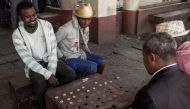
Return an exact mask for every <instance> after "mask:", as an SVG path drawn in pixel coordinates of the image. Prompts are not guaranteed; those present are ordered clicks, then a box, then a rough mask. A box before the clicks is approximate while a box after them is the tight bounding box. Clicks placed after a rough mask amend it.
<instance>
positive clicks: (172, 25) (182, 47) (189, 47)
mask: <svg viewBox="0 0 190 109" xmlns="http://www.w3.org/2000/svg"><path fill="white" fill-rule="evenodd" d="M156 32H167V33H168V34H170V35H171V36H172V37H174V38H175V40H176V42H177V54H176V61H177V64H178V66H179V68H180V69H181V70H183V71H184V72H186V73H187V74H188V75H189V76H190V42H189V41H187V38H186V37H185V35H187V34H188V33H189V30H185V27H184V24H183V21H179V20H176V21H169V22H164V23H161V24H158V25H157V26H156Z"/></svg>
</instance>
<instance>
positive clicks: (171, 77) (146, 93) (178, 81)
mask: <svg viewBox="0 0 190 109" xmlns="http://www.w3.org/2000/svg"><path fill="white" fill-rule="evenodd" d="M130 107H131V108H132V109H190V78H189V76H187V75H186V73H184V72H182V71H181V70H180V69H179V68H178V67H177V66H176V65H174V66H171V67H168V68H165V69H163V70H161V71H160V72H158V73H157V74H156V75H155V76H154V77H153V78H152V79H151V81H150V82H149V83H148V84H147V85H145V86H144V87H143V88H142V89H141V90H140V91H139V92H138V93H137V95H136V97H135V100H134V102H133V104H132V105H131V106H130Z"/></svg>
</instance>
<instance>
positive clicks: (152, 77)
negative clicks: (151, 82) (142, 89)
mask: <svg viewBox="0 0 190 109" xmlns="http://www.w3.org/2000/svg"><path fill="white" fill-rule="evenodd" d="M174 65H176V63H173V64H170V65H167V66H165V67H162V68H161V69H159V70H157V71H156V72H155V73H154V74H153V75H152V78H153V77H154V76H155V75H156V74H157V73H158V72H160V71H161V70H163V69H165V68H168V67H171V66H174Z"/></svg>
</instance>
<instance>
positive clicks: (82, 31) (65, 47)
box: [56, 3, 105, 75]
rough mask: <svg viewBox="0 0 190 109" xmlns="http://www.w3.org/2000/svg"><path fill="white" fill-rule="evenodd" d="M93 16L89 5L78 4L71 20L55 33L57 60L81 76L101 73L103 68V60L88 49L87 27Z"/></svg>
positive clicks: (93, 12) (93, 11)
mask: <svg viewBox="0 0 190 109" xmlns="http://www.w3.org/2000/svg"><path fill="white" fill-rule="evenodd" d="M94 14H95V10H93V9H92V7H91V6H90V4H86V3H80V4H79V5H77V6H76V7H75V10H74V12H73V17H72V20H71V21H69V22H67V23H66V24H64V25H63V26H61V27H60V28H59V30H58V32H57V33H56V37H57V43H58V57H59V59H61V60H63V61H65V62H66V63H67V64H68V65H69V66H70V67H72V68H73V69H74V70H75V71H76V72H79V73H82V74H83V75H89V74H91V73H93V72H98V73H102V72H103V70H104V67H105V60H104V59H103V58H102V57H101V56H99V55H96V54H94V53H92V52H91V51H90V49H89V47H88V42H89V25H90V23H91V19H92V17H93V16H94Z"/></svg>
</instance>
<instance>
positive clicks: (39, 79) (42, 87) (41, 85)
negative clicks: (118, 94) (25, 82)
mask: <svg viewBox="0 0 190 109" xmlns="http://www.w3.org/2000/svg"><path fill="white" fill-rule="evenodd" d="M29 77H30V80H31V81H32V83H33V85H34V90H35V93H36V95H37V98H38V102H39V106H40V109H45V100H44V94H45V91H46V89H47V83H46V80H45V78H44V76H43V75H41V74H39V73H36V72H33V71H31V70H30V73H29Z"/></svg>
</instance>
